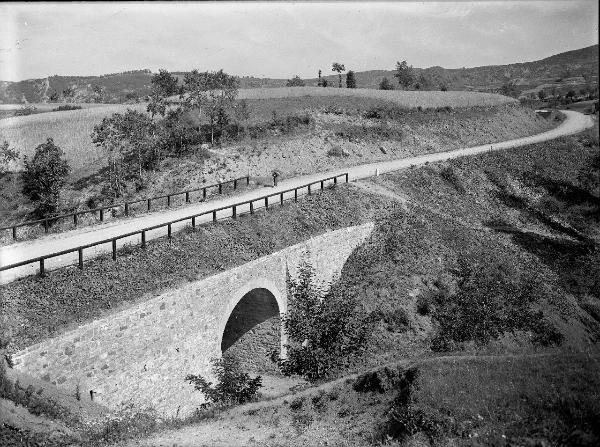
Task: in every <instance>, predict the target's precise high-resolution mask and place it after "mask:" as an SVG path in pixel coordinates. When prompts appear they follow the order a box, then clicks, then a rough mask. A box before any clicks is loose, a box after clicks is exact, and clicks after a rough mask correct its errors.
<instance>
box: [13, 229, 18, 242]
mask: <svg viewBox="0 0 600 447" xmlns="http://www.w3.org/2000/svg"><path fill="white" fill-rule="evenodd" d="M12 233H13V239H14V240H15V241H16V240H17V227H13V228H12Z"/></svg>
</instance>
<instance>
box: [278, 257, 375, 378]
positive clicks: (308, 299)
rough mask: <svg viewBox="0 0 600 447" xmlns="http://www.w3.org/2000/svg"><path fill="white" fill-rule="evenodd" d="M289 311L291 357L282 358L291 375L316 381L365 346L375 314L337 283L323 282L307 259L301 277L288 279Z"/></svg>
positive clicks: (286, 322)
mask: <svg viewBox="0 0 600 447" xmlns="http://www.w3.org/2000/svg"><path fill="white" fill-rule="evenodd" d="M287 288H288V297H289V298H288V311H287V313H286V314H285V315H283V318H282V321H283V325H284V328H285V330H286V332H287V335H288V344H287V345H286V347H287V358H285V359H279V360H278V363H279V366H280V368H281V371H282V372H283V373H284V374H285V375H293V374H297V375H300V376H303V377H304V378H306V379H307V380H309V381H311V382H314V381H316V380H318V379H321V378H323V377H326V376H327V375H328V374H329V373H331V372H332V371H333V370H334V369H336V368H339V367H341V366H343V365H344V364H347V363H348V362H349V360H350V359H351V358H352V357H353V356H355V355H356V354H358V353H359V352H360V351H361V350H362V349H363V348H364V346H365V344H366V342H367V338H368V334H369V333H370V328H371V326H372V317H371V315H370V314H367V313H365V312H364V310H363V309H360V308H359V306H358V302H357V301H356V300H355V299H354V298H352V297H349V296H347V295H346V294H344V293H343V291H342V290H341V289H339V288H338V287H336V286H333V287H330V285H329V284H327V283H325V284H322V283H318V282H317V281H316V279H315V271H314V269H313V267H312V266H311V265H310V264H309V263H308V262H307V261H306V260H303V261H302V262H301V264H300V266H299V269H298V278H297V279H295V280H294V279H293V278H291V277H290V276H289V274H288V278H287Z"/></svg>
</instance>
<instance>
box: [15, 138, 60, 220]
mask: <svg viewBox="0 0 600 447" xmlns="http://www.w3.org/2000/svg"><path fill="white" fill-rule="evenodd" d="M23 162H24V165H25V170H24V171H23V173H22V180H23V194H25V195H26V196H27V197H29V199H31V200H32V201H33V202H34V203H35V210H34V214H35V215H36V216H37V217H40V218H42V217H47V216H49V215H51V214H52V213H54V212H55V211H56V209H57V207H58V198H59V195H60V190H61V188H62V187H63V186H64V185H65V183H66V181H67V176H68V175H69V172H70V168H69V164H68V162H67V160H66V159H65V156H64V153H63V151H62V149H61V148H60V147H58V146H56V145H55V144H54V140H53V139H52V138H48V140H46V142H45V143H43V144H40V145H39V146H38V147H37V148H36V149H35V154H34V155H33V157H32V158H31V160H30V159H28V158H27V156H25V157H23Z"/></svg>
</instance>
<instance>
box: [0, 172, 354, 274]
mask: <svg viewBox="0 0 600 447" xmlns="http://www.w3.org/2000/svg"><path fill="white" fill-rule="evenodd" d="M340 177H343V178H344V179H345V182H346V183H348V181H349V178H348V173H344V174H338V175H335V176H332V177H327V178H324V179H320V180H315V181H314V182H310V183H305V184H303V185H301V186H296V187H294V188H290V189H286V190H284V191H279V192H276V193H271V194H266V195H264V196H261V197H258V198H256V199H250V200H245V201H243V202H238V203H234V204H233V205H227V206H222V207H219V208H213V209H211V210H208V211H203V212H201V213H197V214H192V215H189V216H186V217H181V218H179V219H175V220H172V221H169V222H165V223H161V224H157V225H153V226H151V227H146V228H143V229H141V230H136V231H131V232H129V233H124V234H121V235H119V236H116V237H112V238H108V239H103V240H101V241H96V242H92V243H89V244H86V245H80V246H78V247H75V248H69V249H66V250H62V251H57V252H54V253H50V254H47V255H44V256H38V257H36V258H31V259H27V260H25V261H21V262H17V263H14V264H9V265H6V266H0V272H2V271H6V270H11V269H14V268H18V267H22V266H24V265H29V264H33V263H35V262H38V263H39V265H40V270H39V273H40V275H41V276H44V274H45V265H44V261H45V260H46V259H50V258H55V257H57V256H62V255H65V254H69V253H75V252H77V253H78V258H79V259H78V261H79V262H78V267H79V268H80V269H83V250H84V249H86V248H91V247H95V246H97V245H102V244H108V243H111V244H112V259H113V260H116V259H117V241H118V240H119V239H124V238H127V237H131V236H135V235H137V234H139V235H140V236H141V247H142V248H144V247H145V246H146V233H147V232H148V231H151V230H156V229H158V228H164V227H167V236H168V237H169V238H171V232H172V225H173V224H175V223H178V222H184V221H186V220H191V224H192V228H196V218H198V217H201V216H206V215H211V214H212V222H216V220H217V213H218V212H219V211H223V210H228V209H231V216H230V217H231V218H233V219H236V218H237V216H238V215H239V214H238V208H239V207H241V206H243V205H249V207H250V211H249V213H250V214H254V203H255V202H262V201H264V205H265V209H266V210H268V209H269V199H270V198H271V197H276V196H279V202H280V204H281V205H283V202H284V194H286V193H289V192H292V191H294V201H295V202H297V201H298V190H302V189H304V188H308V195H310V194H311V193H312V190H311V187H312V186H313V185H320V189H321V190H323V189H324V188H325V182H327V181H330V180H333V184H334V185H336V184H337V183H338V178H340ZM244 178H247V177H243V178H242V179H244ZM238 180H239V179H238ZM200 189H202V188H200ZM180 194H182V193H180ZM163 197H166V196H163ZM9 228H10V227H9Z"/></svg>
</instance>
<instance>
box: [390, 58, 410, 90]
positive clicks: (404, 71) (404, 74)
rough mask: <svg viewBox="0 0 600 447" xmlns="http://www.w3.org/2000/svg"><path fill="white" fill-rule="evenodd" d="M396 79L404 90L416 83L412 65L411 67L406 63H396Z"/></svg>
mask: <svg viewBox="0 0 600 447" xmlns="http://www.w3.org/2000/svg"><path fill="white" fill-rule="evenodd" d="M394 77H396V78H397V79H398V84H399V85H400V86H401V87H402V88H404V89H407V88H408V87H410V86H411V85H412V84H413V82H414V81H415V75H414V72H413V67H412V65H411V66H409V65H408V63H407V62H406V61H402V62H396V73H394Z"/></svg>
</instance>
